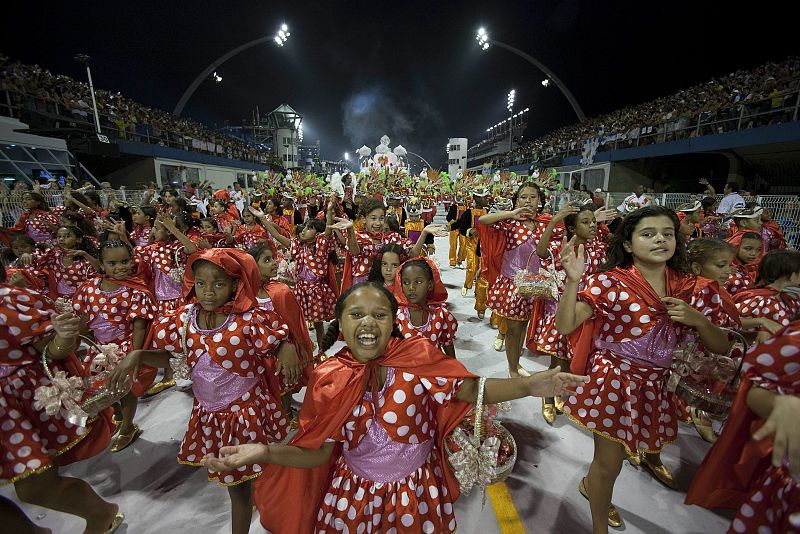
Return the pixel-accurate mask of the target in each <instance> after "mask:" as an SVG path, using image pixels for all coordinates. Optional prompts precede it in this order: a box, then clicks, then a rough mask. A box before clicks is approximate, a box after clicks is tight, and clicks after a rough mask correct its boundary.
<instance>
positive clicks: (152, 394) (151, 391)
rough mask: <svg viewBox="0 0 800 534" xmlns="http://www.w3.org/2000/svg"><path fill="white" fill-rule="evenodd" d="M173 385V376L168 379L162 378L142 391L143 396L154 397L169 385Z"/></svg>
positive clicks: (169, 386)
mask: <svg viewBox="0 0 800 534" xmlns="http://www.w3.org/2000/svg"><path fill="white" fill-rule="evenodd" d="M174 386H175V379H174V378H172V379H170V380H162V381H161V382H159V383H158V384H154V385H153V386H151V387H150V389H148V390H147V391H145V392H144V396H145V397H155V396H156V395H158V394H159V393H161V392H162V391H164V390H167V389H169V388H171V387H174Z"/></svg>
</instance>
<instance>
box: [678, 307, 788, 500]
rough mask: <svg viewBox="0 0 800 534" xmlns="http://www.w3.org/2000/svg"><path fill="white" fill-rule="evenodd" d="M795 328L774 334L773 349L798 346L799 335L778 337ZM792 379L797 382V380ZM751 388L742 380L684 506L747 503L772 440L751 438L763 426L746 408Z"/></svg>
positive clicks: (781, 376)
mask: <svg viewBox="0 0 800 534" xmlns="http://www.w3.org/2000/svg"><path fill="white" fill-rule="evenodd" d="M798 327H800V322H798V321H795V322H793V323H791V324H790V325H789V326H787V327H786V328H785V329H783V330H781V331H780V332H778V333H777V334H775V337H773V338H772V339H771V340H770V341H773V344H772V347H775V348H776V350H780V349H779V347H781V346H786V345H790V346H792V345H793V346H795V347H797V346H798V345H800V336H795V335H788V336H783V337H782V338H781V335H782V334H783V332H784V331H785V330H786V329H788V328H791V329H795V330H796V329H797V328H798ZM779 338H781V339H779ZM777 341H781V343H780V344H779V343H777ZM759 346H760V347H764V345H759ZM762 352H763V351H760V350H755V348H753V349H751V350H749V351H748V352H747V354H746V355H745V358H744V359H745V362H746V363H748V362H749V363H750V364H753V363H754V360H755V359H756V357H758V356H760V355H761V354H762ZM776 361H777V360H776ZM782 365H783V364H781V366H782ZM771 371H773V372H774V374H775V375H776V376H777V379H776V380H775V382H778V383H779V384H780V383H782V382H784V380H787V382H788V385H790V384H791V382H792V379H790V378H789V376H790V375H789V376H787V375H786V373H785V371H784V370H783V368H782V367H778V366H775V369H771ZM792 378H793V379H794V380H796V377H792ZM751 387H752V381H751V380H748V379H747V378H746V377H743V378H742V382H741V384H740V386H739V392H738V393H737V394H736V400H735V401H734V403H733V407H732V408H731V412H730V415H729V416H728V419H727V420H726V421H725V427H724V429H723V431H722V434H721V435H720V436H719V438H718V439H717V441H716V442H715V443H714V445H713V446H712V447H711V450H709V451H708V454H706V457H705V458H704V459H703V461H702V463H701V464H700V469H698V470H697V474H695V476H694V480H692V485H691V486H689V492H688V493H687V495H686V501H685V502H686V504H697V505H699V506H702V507H704V508H739V507H740V506H741V505H742V504H743V503H745V502H746V501H747V498H748V495H749V494H750V490H751V489H752V488H751V485H752V483H753V482H754V481H755V479H756V478H757V477H759V476H760V475H761V474H762V473H764V471H765V470H766V469H767V468H768V467H769V466H770V464H771V455H772V438H766V439H763V440H761V441H755V440H753V439H751V438H750V436H751V435H752V434H753V432H755V431H756V430H758V428H759V427H760V426H761V425H762V424H763V420H761V419H760V418H759V417H758V416H757V415H756V414H755V413H753V412H752V411H751V410H750V408H749V407H748V406H747V393H748V392H749V391H750V388H751Z"/></svg>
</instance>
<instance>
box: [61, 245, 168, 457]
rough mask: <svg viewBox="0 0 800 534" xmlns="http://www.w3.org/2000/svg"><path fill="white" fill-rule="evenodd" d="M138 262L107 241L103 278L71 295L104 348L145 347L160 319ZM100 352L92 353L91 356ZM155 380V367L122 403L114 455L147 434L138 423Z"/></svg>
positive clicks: (127, 349) (102, 255) (103, 247)
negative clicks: (141, 402)
mask: <svg viewBox="0 0 800 534" xmlns="http://www.w3.org/2000/svg"><path fill="white" fill-rule="evenodd" d="M133 265H134V264H133V259H132V258H131V250H130V249H129V248H128V245H126V244H125V243H123V242H122V241H106V242H104V243H103V244H102V245H101V246H100V268H101V271H102V272H103V275H102V276H99V277H97V278H93V279H91V280H88V281H87V282H85V283H84V284H83V285H81V287H79V288H78V290H77V291H76V292H75V294H74V295H73V296H72V308H73V309H74V310H75V313H76V314H77V315H78V316H80V317H81V321H82V322H83V326H84V329H86V330H91V332H92V334H93V335H94V339H95V341H97V343H99V344H101V345H107V344H109V343H116V344H117V345H118V346H119V350H120V353H121V354H127V353H128V352H130V351H132V350H137V349H141V348H142V347H143V345H144V341H145V334H146V333H147V329H148V327H149V326H150V321H152V320H153V319H155V317H156V313H157V311H156V304H155V301H154V298H153V295H152V293H150V289H149V288H148V287H147V285H146V283H145V282H144V281H143V280H141V279H139V278H136V277H133V276H131V273H132V271H133ZM95 356H96V354H91V355H90V358H93V357H95ZM153 378H155V369H153V368H142V370H141V373H140V374H139V376H138V380H137V381H136V382H135V383H134V387H133V389H132V390H131V392H129V393H128V394H127V395H125V396H124V397H122V399H121V400H120V404H121V407H122V409H121V412H122V419H121V422H120V425H119V429H118V430H119V432H118V435H117V437H116V439H115V440H114V444H113V446H112V447H111V452H119V451H121V450H122V449H124V448H125V447H127V446H128V445H130V444H131V443H133V442H134V441H136V440H137V439H138V438H139V435H141V433H142V431H141V430H140V429H139V426H138V425H136V424H135V423H134V422H133V419H134V417H135V416H136V406H137V397H140V396H142V395H143V394H144V390H145V389H147V387H148V386H149V385H150V383H152V381H153Z"/></svg>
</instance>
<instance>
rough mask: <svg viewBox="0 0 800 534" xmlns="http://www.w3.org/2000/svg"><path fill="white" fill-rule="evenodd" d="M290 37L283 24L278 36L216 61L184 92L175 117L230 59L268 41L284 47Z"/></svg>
mask: <svg viewBox="0 0 800 534" xmlns="http://www.w3.org/2000/svg"><path fill="white" fill-rule="evenodd" d="M290 35H291V34H290V33H289V27H288V26H286V24H283V25H281V29H280V30H278V33H277V34H275V35H270V36H267V37H261V38H259V39H254V40H252V41H250V42H249V43H245V44H243V45H242V46H239V47H236V48H234V49H233V50H231V51H230V52H228V53H227V54H225V55H223V56H221V57H219V58H218V59H217V60H216V61H214V63H212V64H211V65H209V66H208V67H206V69H205V70H203V72H201V73H200V74H199V75H198V76H197V78H195V79H194V81H193V82H192V84H191V85H190V86H189V87H187V88H186V91H184V92H183V95H182V96H181V99H180V100H178V104H177V105H176V106H175V109H173V110H172V114H173V115H175V116H176V117H180V116H181V113H183V108H184V107H185V106H186V102H188V101H189V99H190V98H191V97H192V95H193V94H194V92H195V91H196V90H197V88H198V87H200V84H201V83H203V82H204V81H205V80H206V78H208V77H209V76H211V74H212V73H213V72H214V71H215V70H217V67H219V66H220V65H222V64H223V63H225V62H226V61H228V60H229V59H230V58H232V57H233V56H235V55H237V54H239V53H240V52H244V51H245V50H247V49H248V48H252V47H254V46H256V45H259V44H261V43H266V42H268V41H274V42H275V44H277V45H278V46H283V44H284V43H285V42H286V40H287V39H288V38H289V36H290Z"/></svg>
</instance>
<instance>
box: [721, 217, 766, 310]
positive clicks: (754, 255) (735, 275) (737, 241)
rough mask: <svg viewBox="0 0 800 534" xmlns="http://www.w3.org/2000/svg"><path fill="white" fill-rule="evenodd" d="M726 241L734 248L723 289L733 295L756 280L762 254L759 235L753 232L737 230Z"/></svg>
mask: <svg viewBox="0 0 800 534" xmlns="http://www.w3.org/2000/svg"><path fill="white" fill-rule="evenodd" d="M727 242H728V243H729V244H730V245H732V246H733V247H734V248H735V249H736V258H734V260H733V267H734V269H733V272H731V275H730V278H729V279H728V283H727V285H726V286H725V289H727V290H728V293H730V294H731V295H735V294H736V293H738V292H739V291H742V290H744V289H747V288H749V287H750V286H752V285H753V283H754V282H755V281H756V274H757V273H758V264H759V262H760V261H761V258H762V256H763V252H762V239H761V235H760V234H757V233H755V232H738V233H737V234H736V235H734V236H733V237H731V238H729V239H727Z"/></svg>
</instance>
